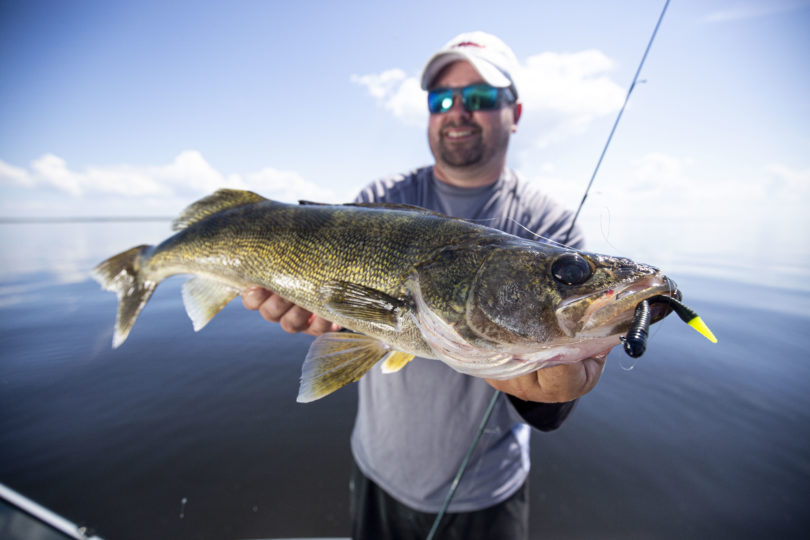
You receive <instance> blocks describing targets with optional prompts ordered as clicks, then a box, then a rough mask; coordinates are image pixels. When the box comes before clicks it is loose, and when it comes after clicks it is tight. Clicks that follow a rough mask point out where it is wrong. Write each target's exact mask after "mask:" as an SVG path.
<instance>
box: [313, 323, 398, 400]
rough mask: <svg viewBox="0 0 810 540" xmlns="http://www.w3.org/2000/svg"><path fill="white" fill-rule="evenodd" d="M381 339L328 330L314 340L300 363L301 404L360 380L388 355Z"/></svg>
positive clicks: (386, 347)
mask: <svg viewBox="0 0 810 540" xmlns="http://www.w3.org/2000/svg"><path fill="white" fill-rule="evenodd" d="M388 352H389V347H388V345H386V344H385V343H383V342H382V341H380V340H379V339H376V338H373V337H369V336H365V335H363V334H355V333H353V332H328V333H326V334H322V335H321V336H318V338H317V339H316V340H315V341H314V342H313V343H312V345H311V346H310V348H309V352H307V357H306V359H305V360H304V365H303V366H301V386H300V387H299V389H298V399H297V401H298V402H299V403H309V402H310V401H315V400H316V399H320V398H322V397H323V396H326V395H329V394H331V393H332V392H334V391H335V390H337V389H338V388H341V387H342V386H345V385H347V384H349V383H350V382H355V381H358V380H360V378H361V377H362V376H363V375H365V374H366V373H367V372H368V370H370V369H371V368H372V366H373V365H374V364H376V363H377V362H379V361H380V359H381V358H382V357H383V356H385V355H386V354H388Z"/></svg>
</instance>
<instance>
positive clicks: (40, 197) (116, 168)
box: [0, 150, 335, 216]
mask: <svg viewBox="0 0 810 540" xmlns="http://www.w3.org/2000/svg"><path fill="white" fill-rule="evenodd" d="M0 187H1V188H2V189H3V192H4V195H5V196H4V198H3V199H4V200H3V202H2V204H0V215H4V216H12V215H14V216H31V215H33V216H52V215H61V216H86V215H107V216H109V215H117V214H119V213H121V212H124V213H126V215H133V214H138V213H141V214H144V213H145V214H148V215H155V214H162V215H172V214H173V213H175V212H177V211H179V210H180V209H181V208H182V207H183V206H184V205H186V204H188V203H190V202H191V201H193V200H194V198H195V197H200V196H203V195H206V194H209V193H211V192H213V191H215V190H217V189H219V188H233V189H249V190H253V191H256V192H257V193H260V194H261V195H263V196H265V197H268V198H272V199H277V200H281V201H288V202H292V201H295V200H298V199H310V200H319V201H331V200H334V198H335V194H334V193H333V192H332V190H329V189H325V188H322V187H319V186H318V185H317V184H315V183H313V182H310V181H308V180H306V179H304V178H303V177H301V175H299V174H298V173H297V172H294V171H282V170H278V169H273V168H271V167H266V168H264V169H261V170H260V171H257V172H251V173H247V174H245V175H241V174H235V173H234V174H228V175H225V174H223V173H221V172H220V171H217V170H216V169H214V168H213V167H212V166H211V164H210V163H208V162H207V161H206V160H205V158H204V157H203V156H202V154H201V153H200V152H198V151H196V150H186V151H184V152H181V153H180V154H178V155H177V157H175V158H174V159H173V160H172V161H171V162H170V163H167V164H165V165H156V166H145V167H138V166H133V165H127V164H119V165H104V166H89V167H87V168H86V169H85V170H83V171H76V170H71V169H70V167H69V166H68V164H67V162H66V161H65V160H64V159H62V158H60V157H58V156H55V155H53V154H45V155H43V156H41V157H39V158H37V159H35V160H34V161H33V162H32V163H31V165H30V168H28V169H25V168H21V167H17V166H13V165H10V164H8V163H5V162H4V161H2V160H0ZM10 195H13V196H10ZM65 195H67V196H68V197H67V198H66V197H65Z"/></svg>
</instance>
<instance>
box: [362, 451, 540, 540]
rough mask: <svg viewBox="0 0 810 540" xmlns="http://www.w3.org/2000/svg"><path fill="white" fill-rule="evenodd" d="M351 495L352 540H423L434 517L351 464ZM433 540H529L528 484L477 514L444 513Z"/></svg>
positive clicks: (431, 525)
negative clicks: (406, 502)
mask: <svg viewBox="0 0 810 540" xmlns="http://www.w3.org/2000/svg"><path fill="white" fill-rule="evenodd" d="M349 487H350V491H351V513H352V516H351V517H352V538H353V539H354V540H425V538H427V535H428V533H429V532H430V529H431V528H432V527H433V522H434V520H435V519H436V514H431V513H428V512H419V511H417V510H414V509H412V508H409V507H408V506H405V505H404V504H402V503H401V502H399V501H397V500H396V499H394V498H393V497H391V496H390V495H389V494H388V493H386V492H385V491H383V490H382V489H381V488H380V487H379V486H378V485H377V484H375V483H374V482H372V481H371V480H369V479H368V478H367V477H366V476H365V475H364V474H363V473H362V472H361V471H360V469H359V468H358V467H357V464H354V467H353V470H352V478H351V482H350V484H349ZM434 538H435V539H436V540H528V538H529V482H528V480H527V481H526V482H525V483H524V484H523V486H521V488H520V489H518V490H517V491H516V492H515V493H514V495H512V496H511V497H509V498H508V499H506V500H505V501H503V502H501V503H498V504H496V505H495V506H491V507H489V508H484V509H483V510H478V511H476V512H460V513H447V514H445V515H444V517H443V518H442V521H441V524H440V525H439V529H438V531H437V532H436V535H435V537H434Z"/></svg>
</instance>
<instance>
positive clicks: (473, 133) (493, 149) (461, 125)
mask: <svg viewBox="0 0 810 540" xmlns="http://www.w3.org/2000/svg"><path fill="white" fill-rule="evenodd" d="M484 82H485V81H484V79H483V78H481V76H480V75H479V74H478V72H477V71H476V70H475V68H474V67H473V66H472V64H470V63H469V62H465V61H458V62H453V63H452V64H450V65H448V66H447V67H445V68H444V69H443V70H442V71H441V72H440V73H439V75H438V76H437V77H436V79H435V80H434V81H433V84H432V85H431V88H439V87H450V88H462V87H465V86H468V85H470V84H475V83H484ZM514 108H515V106H514V105H505V106H504V107H502V108H501V109H498V110H494V111H473V112H468V111H466V110H465V109H464V106H463V104H462V103H461V99H460V97H457V98H456V102H455V103H454V104H453V108H452V109H450V110H449V111H447V112H446V113H442V114H431V115H430V119H429V121H428V142H429V144H430V150H431V152H433V156H434V158H435V159H436V165H437V166H438V167H440V168H441V169H443V170H448V169H456V170H462V169H472V168H477V167H482V168H485V167H487V166H488V165H490V166H491V165H492V164H497V162H498V161H501V162H502V161H503V160H505V156H506V149H507V146H508V144H509V135H510V134H511V133H512V132H513V131H515V124H516V116H515V110H514Z"/></svg>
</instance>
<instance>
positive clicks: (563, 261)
mask: <svg viewBox="0 0 810 540" xmlns="http://www.w3.org/2000/svg"><path fill="white" fill-rule="evenodd" d="M551 274H552V275H553V276H554V279H556V280H557V281H559V282H561V283H565V284H566V285H579V284H581V283H585V282H586V281H588V279H590V277H591V275H592V274H593V271H592V270H591V265H590V264H589V263H588V261H586V260H585V258H584V257H583V256H582V255H580V254H579V253H570V252H569V253H563V254H562V255H560V256H559V257H557V260H556V261H554V263H553V264H552V265H551Z"/></svg>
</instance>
